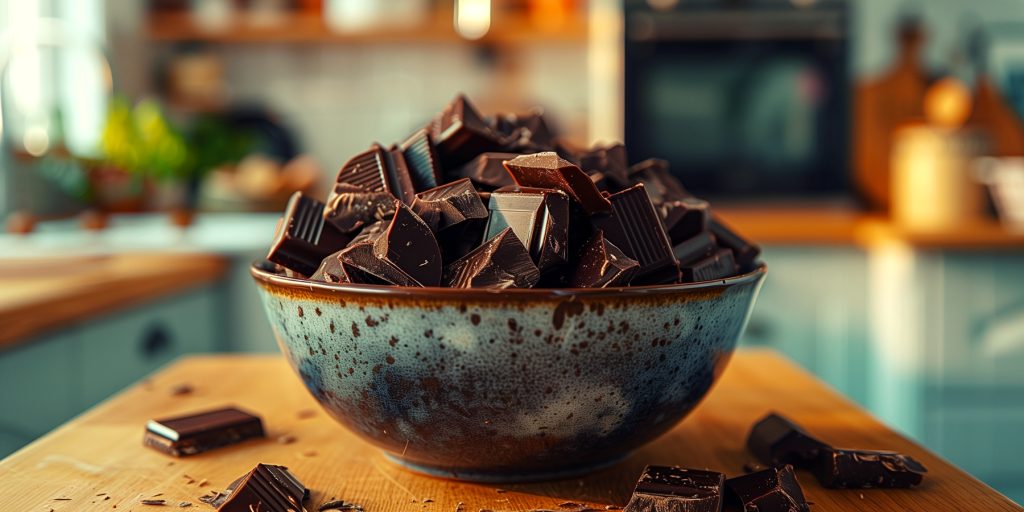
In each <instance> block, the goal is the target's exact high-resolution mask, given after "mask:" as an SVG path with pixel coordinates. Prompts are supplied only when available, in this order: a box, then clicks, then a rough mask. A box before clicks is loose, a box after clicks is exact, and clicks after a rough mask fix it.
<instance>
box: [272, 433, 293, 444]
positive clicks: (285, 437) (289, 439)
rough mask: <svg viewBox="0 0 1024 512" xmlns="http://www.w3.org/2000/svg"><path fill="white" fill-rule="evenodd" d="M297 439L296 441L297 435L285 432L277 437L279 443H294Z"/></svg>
mask: <svg viewBox="0 0 1024 512" xmlns="http://www.w3.org/2000/svg"><path fill="white" fill-rule="evenodd" d="M295 441H296V438H295V436H293V435H291V434H284V435H282V436H278V438H277V442H278V444H292V443H294V442H295Z"/></svg>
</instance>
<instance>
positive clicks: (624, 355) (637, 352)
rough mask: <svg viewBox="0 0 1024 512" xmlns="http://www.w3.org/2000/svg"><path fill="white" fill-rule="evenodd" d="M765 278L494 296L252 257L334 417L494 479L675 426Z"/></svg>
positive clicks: (595, 464) (297, 357) (576, 459)
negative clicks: (285, 271) (367, 279)
mask: <svg viewBox="0 0 1024 512" xmlns="http://www.w3.org/2000/svg"><path fill="white" fill-rule="evenodd" d="M765 273H766V268H765V267H764V266H763V265H762V266H761V267H759V268H757V269H756V270H754V271H753V272H750V273H748V274H744V275H740V276H736V277H731V278H728V279H725V280H719V281H711V282H705V283H691V284H683V285H663V286H645V287H631V288H616V289H585V290H547V289H538V290H505V291H491V290H461V289H446V288H400V287H389V286H373V285H340V284H327V283H314V282H310V281H306V280H300V279H292V278H288V277H284V276H282V275H276V274H273V273H271V272H268V271H266V270H263V269H261V267H260V265H254V266H253V268H252V275H253V277H254V278H255V279H256V282H257V284H258V288H259V291H260V295H261V297H262V299H263V305H264V308H265V310H266V312H267V316H268V317H269V319H270V324H271V326H272V328H273V330H274V335H275V337H276V338H277V342H278V344H279V345H280V347H281V351H282V352H284V354H285V355H286V356H287V358H288V361H289V363H290V364H291V366H292V368H294V369H295V371H296V373H298V374H299V375H300V376H301V377H302V380H303V382H304V383H305V385H306V387H307V388H309V390H310V392H311V393H312V394H313V396H314V397H316V399H317V400H318V401H319V402H320V404H321V405H322V406H323V407H324V409H326V410H327V411H328V412H329V413H330V414H331V415H332V416H333V417H334V418H335V419H336V420H337V421H338V422H340V423H341V424H342V425H344V426H346V427H348V428H349V429H351V430H352V431H354V432H355V433H357V434H358V435H359V436H361V437H362V438H363V439H365V440H367V441H369V442H371V443H373V444H375V445H377V446H379V447H380V448H382V449H383V450H385V452H386V454H387V455H388V456H389V457H390V458H392V459H393V460H395V461H397V462H399V463H400V464H403V465H405V466H407V467H410V468H412V469H415V470H419V471H423V472H427V473H430V474H433V475H437V476H444V477H449V478H458V479H465V480H477V481H492V482H502V481H504V482H507V481H527V480H542V479H548V478H556V477H566V476H571V475H576V474H580V473H584V472H587V471H591V470H594V469H598V468H600V467H604V466H606V465H609V464H612V463H614V462H616V461H618V460H620V459H622V458H623V457H625V456H626V455H628V454H629V453H630V452H631V451H632V450H634V449H636V448H637V447H639V446H641V445H643V444H644V443H647V442H649V441H651V440H652V439H654V438H656V437H657V436H659V435H660V434H662V433H664V432H665V431H667V430H668V429H669V428H671V427H672V426H673V425H675V424H676V423H677V422H678V421H679V420H680V419H682V418H683V417H684V416H685V415H686V414H687V413H688V412H690V411H691V410H692V409H693V408H694V406H696V405H697V403H698V402H699V401H700V400H701V398H703V397H704V395H705V394H707V392H708V390H709V389H710V388H711V386H712V385H713V384H714V382H715V380H716V379H717V378H718V376H719V375H720V374H721V373H722V371H723V370H724V368H725V366H726V363H727V362H728V361H729V358H730V356H731V354H732V351H733V349H734V348H735V346H736V340H737V339H738V338H739V336H740V333H741V332H742V331H743V328H744V326H745V325H746V322H747V319H748V318H749V316H750V311H751V309H752V308H753V305H754V300H755V298H756V296H757V293H758V290H759V289H760V286H761V282H762V281H763V279H764V276H765Z"/></svg>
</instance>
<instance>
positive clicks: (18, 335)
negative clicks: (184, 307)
mask: <svg viewBox="0 0 1024 512" xmlns="http://www.w3.org/2000/svg"><path fill="white" fill-rule="evenodd" d="M226 267H227V262H226V261H225V260H224V258H222V257H220V256H216V255H212V254H194V253H189V254H187V255H186V254H168V253H162V254H151V253H134V254H118V255H110V256H92V257H84V256H83V257H73V258H72V257H55V258H40V259H36V260H15V259H8V260H3V261H0V326H3V327H2V328H0V350H2V349H4V348H7V347H10V346H13V345H15V344H17V343H20V342H23V341H26V340H27V339H28V338H30V337H31V336H34V335H37V334H40V333H43V332H46V331H47V330H49V329H54V328H57V327H65V326H67V325H68V324H71V323H74V322H79V321H83V320H86V319H91V318H94V317H95V316H97V315H101V314H104V313H109V312H111V311H115V310H117V309H119V308H124V307H128V306H134V305H138V304H142V303H144V302H146V301H148V300H152V299H154V298H158V297H163V296H166V295H170V294H172V293H175V292H179V291H182V290H186V289H189V288H192V287H195V286H199V285H202V284H205V283H209V282H211V281H214V280H216V279H218V278H219V277H220V276H221V275H222V274H223V273H224V270H225V268H226Z"/></svg>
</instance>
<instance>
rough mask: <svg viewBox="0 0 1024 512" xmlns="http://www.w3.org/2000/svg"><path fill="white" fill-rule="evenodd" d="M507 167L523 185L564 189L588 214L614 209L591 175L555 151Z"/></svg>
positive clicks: (523, 158) (524, 157) (516, 160)
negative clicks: (591, 178)
mask: <svg viewBox="0 0 1024 512" xmlns="http://www.w3.org/2000/svg"><path fill="white" fill-rule="evenodd" d="M505 168H506V169H508V172H509V173H511V174H512V179H514V180H515V181H516V183H517V184H519V185H520V186H523V187H537V188H553V189H555V190H561V191H562V192H565V193H566V194H569V196H570V197H572V198H573V199H575V200H576V202H577V203H579V204H580V206H582V207H583V209H584V210H586V211H587V213H590V214H593V213H597V212H608V211H610V210H611V203H609V202H608V199H606V198H605V197H604V196H603V195H601V191H600V190H598V189H597V185H595V184H594V182H593V181H591V180H590V176H587V173H585V172H583V171H582V170H580V168H579V167H576V166H575V165H574V164H573V163H572V162H569V161H568V160H565V159H563V158H561V157H559V156H558V154H557V153H555V152H553V151H546V152H544V153H534V154H532V155H521V156H518V157H516V158H513V159H512V160H509V161H507V162H505Z"/></svg>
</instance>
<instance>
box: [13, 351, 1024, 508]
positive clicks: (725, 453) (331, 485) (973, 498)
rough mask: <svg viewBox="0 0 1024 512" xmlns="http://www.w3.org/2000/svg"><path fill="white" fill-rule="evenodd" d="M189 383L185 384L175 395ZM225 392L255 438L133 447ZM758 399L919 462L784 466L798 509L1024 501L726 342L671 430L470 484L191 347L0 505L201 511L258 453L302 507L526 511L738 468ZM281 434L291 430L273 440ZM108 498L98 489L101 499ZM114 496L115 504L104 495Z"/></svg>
mask: <svg viewBox="0 0 1024 512" xmlns="http://www.w3.org/2000/svg"><path fill="white" fill-rule="evenodd" d="M181 384H189V385H190V386H191V387H192V388H193V391H192V392H191V393H189V394H185V395H176V394H174V393H173V389H174V388H175V387H176V386H179V385H181ZM225 404H236V405H239V406H241V407H243V408H246V409H249V410H251V411H253V412H256V413H258V414H260V415H262V417H263V418H264V422H265V426H266V428H267V431H268V439H265V440H256V441H249V442H246V443H243V444H240V445H236V446H233V447H228V448H223V449H220V450H217V451H213V452H208V453H205V454H201V455H197V456H193V457H188V458H181V459H176V458H172V457H169V456H166V455H163V454H161V453H157V452H156V451H153V450H151V449H148V448H145V447H143V446H142V434H143V429H144V425H145V423H146V420H148V419H151V418H154V417H164V416H168V415H176V414H179V413H189V412H193V411H198V410H202V409H205V408H210V407H215V406H221V405H225ZM770 410H775V411H778V412H781V413H783V414H785V415H787V416H789V417H791V418H793V419H794V420H796V421H798V422H799V423H802V424H803V425H804V426H805V427H806V428H807V429H809V430H810V431H811V432H813V433H815V434H817V435H818V436H819V437H821V438H823V439H824V440H826V441H828V442H832V443H835V444H837V445H840V446H845V447H857V448H875V449H892V450H899V451H901V452H904V453H907V454H909V455H912V456H913V457H915V458H917V459H918V460H920V461H921V462H922V463H924V464H925V465H926V466H927V467H928V470H929V472H928V475H927V477H926V479H925V482H924V483H923V484H922V485H921V486H920V487H918V488H915V489H908V490H879V489H871V490H826V489H823V488H822V487H820V486H819V485H818V484H817V482H816V481H815V480H814V479H813V477H811V475H809V474H806V473H804V472H799V473H798V477H799V479H800V482H801V484H802V485H803V488H804V492H805V493H806V495H807V498H808V500H809V501H811V502H813V506H812V508H811V510H812V511H815V510H817V511H836V510H840V511H842V510H894V511H895V510H898V511H915V510H919V511H928V512H936V511H954V510H957V511H962V510H979V511H980V510H986V511H999V510H1024V509H1021V508H1020V507H1018V506H1017V505H1015V504H1014V503H1013V502H1011V501H1009V500H1008V499H1007V498H1005V497H1003V496H1002V495H1000V494H999V493H997V492H996V491H994V490H992V489H991V488H989V487H987V486H985V485H984V484H982V483H981V482H979V481H978V480H975V479H974V478H972V477H971V476H969V475H967V474H965V473H964V472H962V471H961V470H959V469H957V468H955V467H954V466H952V465H950V464H949V463H948V462H946V461H944V460H942V459H940V458H938V457H937V456H935V455H933V454H932V453H931V452H929V451H927V450H925V449H924V448H922V447H920V446H918V445H916V444H914V443H913V442H911V441H909V440H907V439H905V438H903V437H901V436H900V435H898V434H896V433H894V432H893V431H891V430H889V429H888V428H886V426H885V425H883V424H881V423H879V422H878V421H877V420H875V419H873V418H872V417H871V416H869V415H868V414H866V413H865V412H864V411H863V410H861V409H859V408H858V407H856V406H855V405H853V404H852V403H851V402H849V401H848V400H846V399H845V398H843V397H842V396H840V395H838V394H836V393H835V392H834V391H832V390H831V389H829V388H827V387H826V386H825V385H823V384H822V383H821V382H819V381H818V380H816V379H815V378H814V377H812V376H811V375H809V374H808V373H807V372H805V371H803V370H801V369H799V368H797V367H796V366H795V365H793V364H792V363H790V362H788V361H787V360H785V359H784V358H782V357H781V356H779V355H777V354H776V353H774V352H769V351H764V350H758V351H740V352H738V353H737V355H736V356H735V357H734V358H733V360H732V362H731V363H730V366H729V368H728V370H727V371H726V372H725V374H724V376H723V378H722V381H721V382H720V383H719V384H718V385H717V386H716V387H715V388H714V389H713V390H712V392H711V394H710V395H709V396H708V399H707V400H706V401H705V402H704V403H703V404H702V405H701V406H700V407H699V408H698V409H697V410H696V411H695V412H694V413H693V414H692V415H691V416H690V417H689V418H687V419H686V420H684V421H683V422H682V423H680V424H679V425H678V426H677V427H676V428H675V429H674V430H672V431H671V432H669V433H668V434H666V435H665V436H663V437H661V438H660V439H658V440H657V441H655V442H653V443H651V444H649V445H647V446H646V447H644V448H642V449H640V450H639V451H638V452H636V453H635V454H634V455H632V456H631V457H629V458H628V459H626V460H625V461H623V462H622V463H620V464H618V465H616V466H613V467H611V468H609V469H607V470H604V471H601V472H599V473H596V474H593V475H590V476H587V477H585V478H580V479H570V480H561V481H554V482H544V483H534V484H507V485H500V486H499V485H481V484H470V483H461V482H455V481H450V480H443V479H438V478H432V477H427V476H421V475H419V474H416V473H412V472H410V471H408V470H405V469H402V468H399V467H397V466H395V465H393V464H392V463H390V462H388V461H387V460H386V459H385V458H384V457H383V456H382V455H381V454H380V453H379V452H378V451H377V450H376V449H375V448H373V447H371V446H370V445H367V444H365V443H363V442H362V441H360V440H358V439H357V438H356V437H355V436H353V435H352V434H350V433H348V432H347V431H346V430H344V429H343V428H342V427H340V426H339V425H338V424H336V423H335V422H334V421H333V420H331V419H330V418H329V417H328V416H327V415H326V414H325V413H323V412H322V411H321V410H320V409H319V408H318V407H317V406H316V404H315V403H314V401H313V399H312V398H311V397H310V396H309V394H308V393H307V392H306V391H305V389H304V388H303V387H302V384H301V383H300V380H299V379H298V378H297V377H296V376H295V375H293V374H292V371H291V369H289V368H288V367H287V365H286V363H285V361H284V360H283V359H282V358H280V357H278V356H199V357H190V358H186V359H183V360H181V361H178V362H177V363H174V364H172V365H171V366H170V367H169V368H167V369H165V370H163V371H161V372H159V373H157V374H156V375H154V376H152V377H151V378H149V379H147V380H144V381H143V382H141V383H139V384H137V385H135V386H133V387H131V388H129V389H128V390H126V391H124V392H122V393H121V394H119V395H117V396H116V397H114V398H112V399H111V400H108V401H107V402H105V403H103V404H101V405H99V406H97V407H96V408H94V409H93V410H90V411H88V412H86V413H85V414H83V415H82V416H80V417H78V418H76V419H75V420H73V421H71V422H70V423H68V424H66V425H64V426H62V427H60V428H58V429H57V430H55V431H54V432H52V433H50V434H48V435H47V436H45V437H43V438H41V439H39V440H38V441H36V442H35V443H33V444H31V445H29V446H27V447H26V448H24V449H22V450H21V451H19V452H17V453H15V454H13V455H11V456H10V457H8V458H7V459H5V460H4V461H2V462H0V482H2V483H3V484H2V485H0V510H5V511H6V510H11V511H15V510H16V511H42V512H48V511H50V510H53V511H54V512H64V511H76V512H77V511H86V510H89V511H91V510H104V511H116V512H125V511H133V510H134V511H148V510H153V511H156V510H160V509H159V508H156V507H150V506H144V505H141V504H140V503H139V502H140V500H142V499H149V498H155V499H164V500H166V501H167V503H168V505H170V506H171V507H173V508H177V507H178V505H179V504H180V503H181V502H188V503H191V504H192V507H193V509H195V507H198V509H199V510H209V507H208V506H207V505H205V504H203V503H200V502H199V501H198V499H197V498H198V497H199V496H201V495H203V494H205V493H207V492H209V491H210V490H213V489H218V490H219V489H223V488H224V487H225V486H227V485H228V484H229V483H230V482H231V481H232V480H234V479H235V478H236V477H238V476H240V475H242V474H244V473H245V472H246V471H248V470H249V469H251V468H252V467H253V466H254V465H255V464H256V463H258V462H265V463H274V464H283V465H286V466H288V467H289V468H291V469H292V471H293V472H294V473H295V474H296V475H297V476H298V477H299V478H300V479H301V480H302V481H303V482H304V483H305V484H306V486H307V487H309V488H311V489H312V491H313V494H312V499H311V501H310V502H309V503H308V504H307V508H308V509H309V510H311V511H315V510H316V509H317V507H318V506H319V505H320V504H321V503H322V502H324V501H325V500H327V499H330V498H332V497H337V498H340V499H344V500H347V501H351V502H355V503H358V504H361V505H363V506H364V507H365V508H366V510H367V512H373V511H385V510H386V511H392V510H395V511H399V510H400V511H411V512H434V511H446V512H450V511H454V510H456V507H457V506H458V504H459V503H463V505H462V510H465V511H466V512H477V511H479V510H481V509H486V510H493V511H495V512H499V511H528V510H533V509H553V510H565V512H571V510H569V509H566V508H564V507H563V508H560V504H563V503H566V502H574V503H580V504H585V505H588V506H592V507H594V508H604V507H605V506H606V505H618V506H621V505H625V504H626V502H627V500H628V499H629V495H630V492H631V490H632V487H633V484H634V483H635V481H636V478H637V476H638V475H639V472H640V469H641V468H642V467H643V466H644V465H645V464H678V465H682V466H688V467H696V468H713V469H716V470H719V471H723V472H725V473H726V474H727V475H730V476H732V475H738V474H741V473H742V467H743V465H744V463H747V462H750V461H752V457H751V456H750V454H749V453H747V452H746V450H745V449H744V447H743V445H744V438H745V436H746V433H747V430H748V429H749V428H750V425H751V424H752V423H753V422H754V421H755V420H757V419H758V418H759V417H761V416H762V415H764V414H765V413H767V412H768V411H770ZM281 436H292V437H293V438H294V441H293V442H290V443H282V442H280V440H279V438H280V437H281ZM108 498H109V499H108ZM115 506H116V508H115Z"/></svg>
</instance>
